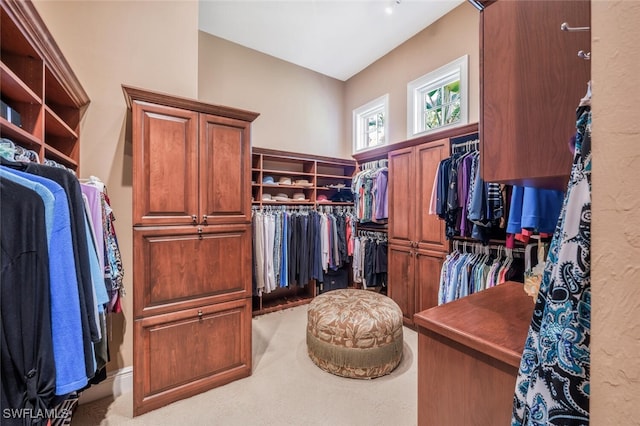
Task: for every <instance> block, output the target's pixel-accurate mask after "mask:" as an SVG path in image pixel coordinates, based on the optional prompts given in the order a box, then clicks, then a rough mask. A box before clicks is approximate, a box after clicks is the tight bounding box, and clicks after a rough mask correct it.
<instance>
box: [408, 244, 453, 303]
mask: <svg viewBox="0 0 640 426" xmlns="http://www.w3.org/2000/svg"><path fill="white" fill-rule="evenodd" d="M445 256H446V255H445V253H438V252H428V251H422V250H420V251H418V252H417V253H416V281H415V283H416V313H418V312H421V311H424V310H425V309H429V308H433V307H434V306H438V290H439V288H440V271H441V270H442V262H444V258H445Z"/></svg>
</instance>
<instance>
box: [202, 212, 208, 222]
mask: <svg viewBox="0 0 640 426" xmlns="http://www.w3.org/2000/svg"><path fill="white" fill-rule="evenodd" d="M202 224H203V225H208V223H207V215H206V214H203V215H202Z"/></svg>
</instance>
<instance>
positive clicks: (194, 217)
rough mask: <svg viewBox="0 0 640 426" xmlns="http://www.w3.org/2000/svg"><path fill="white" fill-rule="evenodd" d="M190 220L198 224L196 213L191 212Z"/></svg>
mask: <svg viewBox="0 0 640 426" xmlns="http://www.w3.org/2000/svg"><path fill="white" fill-rule="evenodd" d="M191 221H192V222H193V224H194V225H197V224H198V215H196V214H192V215H191Z"/></svg>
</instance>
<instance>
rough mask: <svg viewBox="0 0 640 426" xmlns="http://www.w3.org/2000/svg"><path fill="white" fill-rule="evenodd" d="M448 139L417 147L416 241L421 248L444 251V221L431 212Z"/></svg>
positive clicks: (447, 153)
mask: <svg viewBox="0 0 640 426" xmlns="http://www.w3.org/2000/svg"><path fill="white" fill-rule="evenodd" d="M448 144H449V141H448V140H446V139H443V140H440V141H435V142H430V143H427V144H424V145H420V146H418V147H416V174H415V177H416V185H417V188H416V210H415V214H416V241H417V242H418V245H419V247H420V248H426V249H431V250H440V251H444V250H446V248H445V244H446V242H445V239H444V232H445V231H444V221H443V220H441V219H440V218H438V216H437V215H432V214H429V206H430V204H431V192H432V190H433V183H434V178H435V175H436V172H437V171H438V166H439V164H440V161H442V160H444V159H445V158H446V157H448V156H449V146H448Z"/></svg>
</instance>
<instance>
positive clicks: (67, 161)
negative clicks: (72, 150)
mask: <svg viewBox="0 0 640 426" xmlns="http://www.w3.org/2000/svg"><path fill="white" fill-rule="evenodd" d="M44 154H45V157H46V158H49V159H51V160H56V161H58V162H59V163H63V164H64V165H65V166H67V167H70V168H72V169H77V168H78V163H77V162H76V161H75V160H74V159H73V158H71V157H69V156H68V155H65V154H63V153H62V152H61V151H59V150H57V149H55V148H54V147H52V146H50V145H45V147H44Z"/></svg>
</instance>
